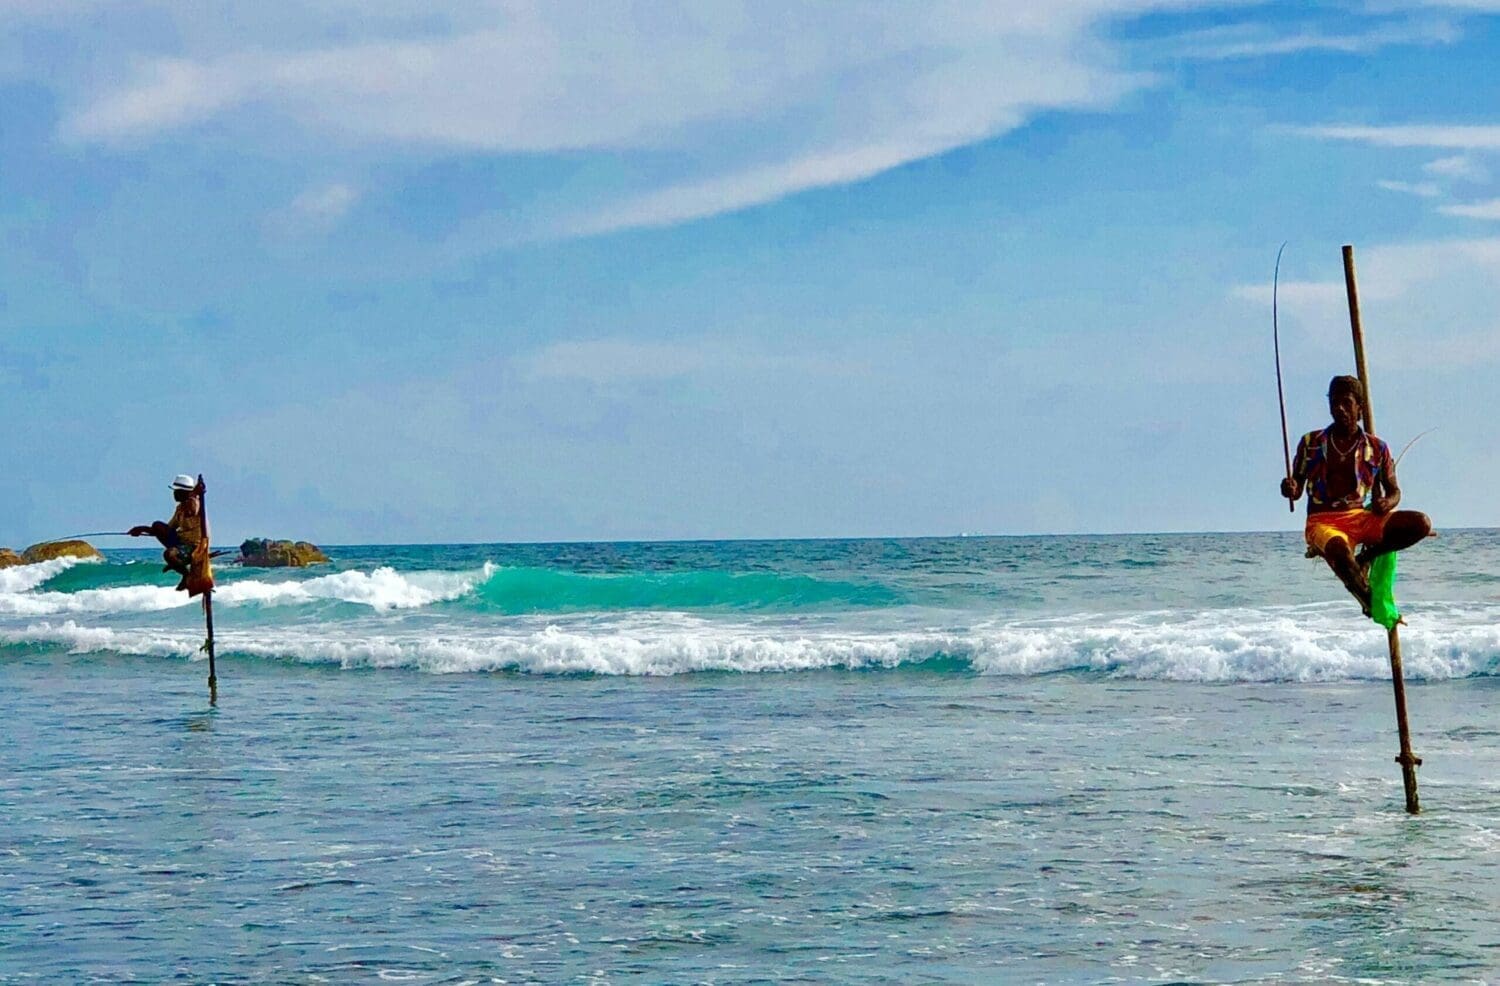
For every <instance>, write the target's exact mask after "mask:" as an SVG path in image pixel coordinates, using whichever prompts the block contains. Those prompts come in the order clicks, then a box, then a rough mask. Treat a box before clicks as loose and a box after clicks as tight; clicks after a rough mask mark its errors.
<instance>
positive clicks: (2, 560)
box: [0, 548, 26, 568]
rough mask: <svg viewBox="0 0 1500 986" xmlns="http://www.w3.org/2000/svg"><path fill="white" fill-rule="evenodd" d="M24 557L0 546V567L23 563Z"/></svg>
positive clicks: (24, 561)
mask: <svg viewBox="0 0 1500 986" xmlns="http://www.w3.org/2000/svg"><path fill="white" fill-rule="evenodd" d="M24 564H26V559H25V558H22V557H21V556H20V555H18V554H16V553H15V552H14V551H12V550H10V549H9V548H0V568H10V567H11V566H12V565H24Z"/></svg>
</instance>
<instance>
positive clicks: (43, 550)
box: [21, 541, 104, 565]
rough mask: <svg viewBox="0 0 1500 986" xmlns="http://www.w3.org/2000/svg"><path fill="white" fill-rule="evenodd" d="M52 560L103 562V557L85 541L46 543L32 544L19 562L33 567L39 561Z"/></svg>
mask: <svg viewBox="0 0 1500 986" xmlns="http://www.w3.org/2000/svg"><path fill="white" fill-rule="evenodd" d="M53 558H97V559H99V560H100V561H103V560H104V556H103V555H101V554H99V552H98V551H96V550H94V546H93V545H92V544H89V543H88V542H87V541H48V542H46V543H43V544H33V545H32V546H31V547H29V548H27V549H26V551H25V552H24V553H23V554H22V555H21V560H22V561H24V562H25V563H26V564H28V565H35V564H36V563H37V562H39V561H51V560H52V559H53Z"/></svg>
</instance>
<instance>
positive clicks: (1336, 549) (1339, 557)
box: [1323, 537, 1370, 616]
mask: <svg viewBox="0 0 1500 986" xmlns="http://www.w3.org/2000/svg"><path fill="white" fill-rule="evenodd" d="M1323 560H1324V561H1326V562H1328V567H1329V568H1331V569H1333V574H1334V575H1337V576H1338V577H1339V581H1340V582H1342V583H1344V588H1346V589H1348V590H1349V594H1350V595H1351V596H1353V597H1354V598H1355V599H1357V600H1359V606H1360V609H1362V610H1364V613H1365V615H1366V616H1369V615H1370V581H1369V579H1368V578H1366V577H1365V570H1364V567H1363V566H1362V565H1360V563H1359V562H1358V561H1356V560H1355V557H1354V549H1353V548H1351V547H1349V542H1348V541H1345V540H1344V539H1343V538H1341V537H1340V538H1334V539H1333V540H1331V541H1329V542H1328V544H1327V545H1325V546H1324V548H1323Z"/></svg>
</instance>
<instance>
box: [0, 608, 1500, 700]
mask: <svg viewBox="0 0 1500 986" xmlns="http://www.w3.org/2000/svg"><path fill="white" fill-rule="evenodd" d="M1344 610H1345V607H1337V609H1336V610H1335V609H1333V608H1332V607H1326V606H1312V607H1293V608H1286V609H1281V610H1238V611H1213V612H1208V613H1200V614H1196V615H1194V616H1193V617H1191V618H1187V619H1181V618H1175V619H1174V618H1173V617H1171V616H1170V615H1169V614H1147V615H1138V616H1133V617H1129V618H1104V617H1098V616H1092V617H1091V616H1076V617H1069V618H1067V619H1064V620H1055V621H1047V622H1040V621H1039V622H1032V623H988V624H981V625H977V626H973V627H968V628H960V629H953V630H939V629H913V630H900V631H892V632H885V633H877V632H869V631H853V630H848V629H840V628H836V627H824V628H820V629H817V630H802V629H799V628H797V627H792V626H786V625H756V624H745V623H735V624H724V623H718V622H713V621H709V620H701V619H697V618H693V617H688V616H673V617H662V618H658V619H649V618H641V617H637V618H632V619H631V620H628V621H624V620H619V621H615V622H614V623H613V624H605V625H598V624H596V623H592V622H590V623H583V622H580V623H579V624H578V625H557V624H555V623H554V624H550V625H548V624H538V623H536V622H534V621H533V622H531V623H530V625H519V624H518V623H517V622H515V621H512V622H509V623H506V624H497V625H495V626H493V627H490V626H487V627H484V628H482V629H481V628H474V629H472V630H467V631H460V630H454V631H452V632H449V633H446V634H445V633H436V634H434V633H431V632H424V633H420V634H419V633H416V632H413V631H408V632H404V633H403V632H397V631H394V630H392V631H389V632H378V633H371V632H356V631H354V630H353V629H352V628H338V627H327V628H325V629H322V630H319V629H316V628H314V629H297V630H290V629H284V628H275V629H272V628H262V629H259V630H233V631H227V632H221V633H220V634H219V653H221V654H224V655H239V656H243V657H253V658H265V659H273V660H287V661H299V662H303V663H309V664H330V665H335V666H339V667H343V668H409V669H414V670H420V671H425V672H430V673H438V674H446V673H461V672H495V671H500V672H518V673H527V674H543V675H573V674H597V675H675V674H685V673H694V672H705V671H714V672H738V673H762V672H792V671H816V670H836V669H844V670H864V669H896V668H919V669H925V670H935V671H947V670H959V671H963V672H967V673H979V674H996V675H1016V676H1027V675H1040V674H1050V673H1055V672H1060V671H1087V672H1093V673H1099V674H1107V675H1111V676H1114V677H1120V678H1133V679H1150V680H1168V681H1192V682H1226V681H1266V682H1270V681H1301V682H1312V681H1346V680H1384V679H1386V678H1388V677H1389V674H1390V669H1389V664H1388V662H1387V654H1386V649H1385V638H1384V635H1383V634H1380V633H1376V632H1372V630H1371V627H1370V624H1369V623H1368V622H1366V621H1363V620H1359V619H1357V618H1356V619H1349V618H1348V617H1347V616H1345V615H1343V614H1344ZM1335 613H1337V614H1338V615H1334V614H1335ZM1497 615H1500V614H1497V613H1495V612H1473V611H1472V610H1469V609H1465V610H1459V609H1457V608H1455V609H1454V610H1452V611H1444V610H1442V609H1441V608H1436V607H1435V608H1432V609H1429V610H1425V611H1423V612H1421V613H1420V614H1417V616H1416V618H1415V619H1414V622H1416V624H1417V625H1416V626H1413V627H1410V628H1408V630H1407V632H1406V634H1404V638H1405V639H1404V643H1405V651H1406V653H1405V662H1406V672H1407V675H1408V676H1409V677H1411V678H1413V679H1426V680H1443V679H1451V678H1462V677H1470V676H1476V675H1494V674H1497V673H1500V626H1497V625H1496V620H1495V617H1496V616H1497ZM199 642H200V639H199V637H198V635H197V634H196V633H190V632H181V633H176V632H168V631H160V632H158V631H147V630H142V631H135V630H111V629H102V628H94V627H81V626H78V625H77V624H75V623H73V622H72V621H68V622H65V623H62V624H59V625H53V624H48V623H40V624H33V625H32V626H29V627H27V628H25V629H24V630H12V631H0V643H5V644H10V645H26V644H32V645H34V644H49V645H54V646H62V647H65V648H68V649H70V650H74V651H80V652H93V651H114V652H120V653H129V654H143V655H156V656H164V657H181V656H188V655H191V654H193V653H194V652H195V651H196V649H197V645H198V643H199Z"/></svg>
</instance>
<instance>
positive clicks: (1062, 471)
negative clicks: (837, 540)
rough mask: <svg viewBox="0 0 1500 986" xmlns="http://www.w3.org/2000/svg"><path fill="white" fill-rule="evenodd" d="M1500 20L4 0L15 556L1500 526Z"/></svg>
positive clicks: (3, 306)
mask: <svg viewBox="0 0 1500 986" xmlns="http://www.w3.org/2000/svg"><path fill="white" fill-rule="evenodd" d="M1497 62H1500V0H1466V2H1464V0H1455V2H1431V3H1405V4H1401V3H1384V2H1378V0H1362V2H1331V3H1307V2H1298V3H1275V2H1264V3H1250V2H1241V3H1236V2H1196V0H1052V2H1050V3H1047V4H1038V3H1035V2H1034V0H1025V2H1013V0H994V2H962V0H929V2H923V3H873V4H854V3H843V4H831V3H796V4H788V3H779V2H772V0H758V2H747V3H731V2H716V0H699V2H695V3H676V2H671V0H655V2H649V3H629V2H611V0H591V2H588V3H575V2H570V0H552V2H540V3H529V2H511V0H491V2H477V0H471V2H464V3H450V2H444V0H360V2H358V3H356V2H353V0H324V2H321V3H316V4H310V3H305V2H296V3H293V2H287V0H254V2H247V0H223V2H219V3H214V4H203V3H200V2H197V0H119V2H108V0H0V458H3V461H4V462H5V463H6V466H5V468H3V469H0V544H9V545H13V546H16V547H20V546H24V545H25V544H28V543H31V542H34V541H39V540H42V539H44V538H52V537H59V536H62V535H65V534H70V533H75V532H80V531H93V530H106V529H113V528H118V529H123V528H124V527H126V526H129V525H131V524H135V523H141V522H146V521H149V520H151V519H155V518H161V517H165V516H166V515H167V514H168V513H169V512H170V508H171V502H170V498H169V494H168V492H167V486H168V483H169V482H170V480H171V478H172V476H173V475H175V474H177V473H179V472H189V473H199V472H201V473H203V474H204V476H205V477H206V481H207V483H208V488H209V497H208V505H209V514H210V517H211V519H212V521H213V525H214V535H215V540H216V541H217V542H223V543H234V542H236V541H238V540H239V539H241V538H244V537H249V536H271V537H292V538H302V539H307V540H313V541H318V542H320V543H327V544H351V543H407V542H488V541H518V540H524V541H538V540H540V541H549V540H627V539H674V538H742V537H843V536H914V535H952V534H958V533H971V534H1033V533H1113V532H1132V531H1221V530H1295V529H1296V528H1297V525H1298V519H1297V518H1293V517H1292V516H1291V515H1290V514H1289V512H1288V510H1287V507H1286V502H1285V501H1284V500H1282V499H1280V498H1279V497H1278V495H1277V485H1278V483H1279V480H1280V478H1281V475H1282V473H1283V468H1284V467H1283V458H1282V447H1281V426H1280V418H1279V415H1278V410H1277V402H1276V386H1275V367H1274V364H1273V360H1272V336H1271V332H1272V324H1271V280H1272V267H1273V263H1274V261H1275V257H1276V251H1277V248H1278V247H1279V246H1280V245H1281V244H1282V243H1283V242H1286V244H1287V246H1286V252H1285V256H1284V259H1283V262H1282V270H1281V284H1280V293H1279V309H1280V316H1281V317H1280V323H1281V324H1280V329H1281V349H1282V359H1283V364H1284V370H1285V373H1286V387H1287V412H1288V416H1289V419H1290V420H1289V425H1290V429H1291V432H1292V441H1293V442H1294V443H1295V441H1296V438H1297V436H1298V434H1300V433H1301V432H1304V431H1307V430H1310V429H1313V428H1318V427H1322V426H1323V425H1325V424H1326V423H1327V421H1328V415H1327V407H1326V401H1325V399H1324V396H1323V395H1324V393H1325V391H1326V386H1327V381H1328V379H1329V377H1331V376H1333V375H1334V374H1337V373H1346V372H1352V365H1353V358H1352V354H1351V346H1350V341H1349V340H1350V336H1349V324H1348V317H1347V311H1346V308H1345V302H1344V290H1343V280H1342V267H1341V261H1340V249H1339V248H1340V246H1341V245H1342V244H1344V243H1352V244H1354V245H1355V248H1356V257H1357V262H1358V269H1359V278H1360V288H1361V297H1362V302H1363V311H1364V320H1365V333H1366V339H1367V348H1368V353H1369V360H1370V373H1371V386H1372V395H1371V396H1372V398H1373V404H1374V409H1375V415H1376V425H1377V428H1376V431H1377V433H1379V434H1381V435H1382V436H1383V437H1385V438H1387V440H1388V441H1390V442H1391V444H1392V446H1393V448H1395V449H1398V450H1399V449H1400V448H1401V447H1402V446H1404V445H1405V444H1406V443H1407V442H1408V441H1410V440H1412V439H1413V438H1415V437H1416V436H1418V435H1421V436H1423V437H1421V439H1420V441H1418V442H1417V443H1416V444H1415V445H1413V446H1412V447H1411V449H1410V451H1409V454H1408V455H1407V456H1406V457H1405V458H1404V459H1403V460H1402V463H1401V469H1400V474H1401V480H1402V486H1403V489H1404V491H1405V505H1406V506H1408V507H1415V508H1418V509H1425V510H1426V511H1428V512H1429V513H1430V514H1431V515H1432V517H1433V519H1434V522H1435V523H1436V525H1437V526H1438V528H1439V529H1442V528H1445V527H1446V528H1456V527H1470V526H1500V505H1497V504H1500V501H1497V498H1496V496H1495V494H1494V490H1495V489H1496V488H1497V487H1500V415H1497V414H1496V413H1495V410H1494V406H1495V404H1496V401H1497V398H1500V306H1497V304H1496V302H1497V301H1500V75H1497V73H1496V72H1495V71H1494V65H1495V64H1497Z"/></svg>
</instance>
